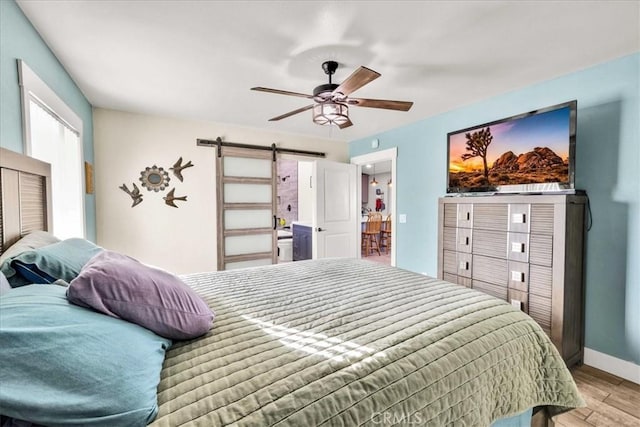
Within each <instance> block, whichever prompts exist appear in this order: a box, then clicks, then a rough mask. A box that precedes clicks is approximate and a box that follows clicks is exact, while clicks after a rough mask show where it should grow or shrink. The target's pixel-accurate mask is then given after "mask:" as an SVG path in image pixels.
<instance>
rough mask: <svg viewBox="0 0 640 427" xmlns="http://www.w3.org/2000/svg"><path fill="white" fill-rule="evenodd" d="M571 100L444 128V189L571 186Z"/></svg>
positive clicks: (536, 189)
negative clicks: (471, 124) (457, 127)
mask: <svg viewBox="0 0 640 427" xmlns="http://www.w3.org/2000/svg"><path fill="white" fill-rule="evenodd" d="M576 109H577V101H570V102H565V103H563V104H559V105H554V106H551V107H547V108H543V109H540V110H536V111H532V112H529V113H525V114H520V115H518V116H513V117H508V118H506V119H502V120H497V121H495V122H491V123H485V124H483V125H479V126H474V127H471V128H467V129H462V130H459V131H455V132H450V133H449V134H448V135H447V138H448V144H449V157H448V164H449V172H448V185H447V193H467V192H509V193H514V192H547V191H550V192H555V191H564V192H566V191H569V190H573V188H574V176H575V164H574V160H575V153H574V151H575V140H576V139H575V137H576Z"/></svg>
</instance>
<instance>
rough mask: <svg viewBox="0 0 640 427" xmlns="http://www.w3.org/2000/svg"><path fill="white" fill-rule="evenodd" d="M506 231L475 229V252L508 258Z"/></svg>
mask: <svg viewBox="0 0 640 427" xmlns="http://www.w3.org/2000/svg"><path fill="white" fill-rule="evenodd" d="M507 237H508V234H507V232H505V231H490V230H477V229H476V230H473V242H472V243H473V253H474V254H478V255H486V256H491V257H496V258H507Z"/></svg>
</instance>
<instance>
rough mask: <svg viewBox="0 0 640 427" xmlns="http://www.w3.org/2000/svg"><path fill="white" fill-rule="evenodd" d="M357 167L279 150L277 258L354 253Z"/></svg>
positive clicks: (356, 246) (282, 259) (356, 212)
mask: <svg viewBox="0 0 640 427" xmlns="http://www.w3.org/2000/svg"><path fill="white" fill-rule="evenodd" d="M356 169H357V168H356V167H355V165H353V164H349V163H337V162H331V161H327V160H313V161H303V160H298V159H297V158H296V156H286V157H285V156H282V157H280V158H279V159H278V162H277V174H276V180H277V185H276V187H277V191H276V193H277V194H276V199H277V200H276V205H277V213H276V216H277V224H278V231H277V234H278V253H279V256H278V262H279V263H280V262H288V261H302V260H306V259H319V258H327V257H338V258H341V257H355V256H357V255H356V252H357V249H358V241H357V233H356V232H355V230H354V228H355V226H356V224H357V223H359V218H360V208H359V206H357V203H356V199H357V187H358V186H357V185H356V182H358V183H359V180H358V179H357V174H356Z"/></svg>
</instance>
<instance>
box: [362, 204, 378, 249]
mask: <svg viewBox="0 0 640 427" xmlns="http://www.w3.org/2000/svg"><path fill="white" fill-rule="evenodd" d="M381 227H382V214H381V213H379V212H371V213H370V214H369V217H368V218H367V222H366V223H365V227H364V231H363V232H362V246H363V248H364V256H369V253H370V252H371V251H372V250H376V251H377V252H378V255H380V240H379V237H380V229H381Z"/></svg>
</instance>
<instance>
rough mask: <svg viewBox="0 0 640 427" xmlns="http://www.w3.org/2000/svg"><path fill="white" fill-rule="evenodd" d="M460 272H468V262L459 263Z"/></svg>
mask: <svg viewBox="0 0 640 427" xmlns="http://www.w3.org/2000/svg"><path fill="white" fill-rule="evenodd" d="M460 270H465V271H467V270H469V262H468V261H460Z"/></svg>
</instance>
